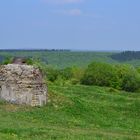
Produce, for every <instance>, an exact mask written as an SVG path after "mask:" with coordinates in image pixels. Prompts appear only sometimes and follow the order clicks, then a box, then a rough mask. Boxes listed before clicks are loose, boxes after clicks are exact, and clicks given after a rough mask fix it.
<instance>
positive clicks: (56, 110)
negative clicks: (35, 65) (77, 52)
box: [0, 85, 140, 140]
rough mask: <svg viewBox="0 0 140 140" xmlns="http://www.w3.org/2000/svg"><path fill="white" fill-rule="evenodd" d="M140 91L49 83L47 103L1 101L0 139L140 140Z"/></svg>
mask: <svg viewBox="0 0 140 140" xmlns="http://www.w3.org/2000/svg"><path fill="white" fill-rule="evenodd" d="M139 109H140V94H139V93H127V92H123V91H122V92H120V91H116V90H113V89H110V88H101V87H96V86H90V87H89V86H64V87H59V86H54V85H53V86H49V100H48V105H47V106H45V107H41V108H39V107H34V108H31V107H27V106H18V105H12V104H8V103H4V102H2V101H1V102H0V140H139V139H140V119H139V116H140V110H139Z"/></svg>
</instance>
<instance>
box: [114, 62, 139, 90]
mask: <svg viewBox="0 0 140 140" xmlns="http://www.w3.org/2000/svg"><path fill="white" fill-rule="evenodd" d="M116 70H117V75H118V77H119V82H120V85H121V89H123V90H126V91H132V92H133V91H136V90H138V89H139V88H140V74H139V73H138V71H137V70H136V69H135V68H134V67H133V66H130V65H117V67H116Z"/></svg>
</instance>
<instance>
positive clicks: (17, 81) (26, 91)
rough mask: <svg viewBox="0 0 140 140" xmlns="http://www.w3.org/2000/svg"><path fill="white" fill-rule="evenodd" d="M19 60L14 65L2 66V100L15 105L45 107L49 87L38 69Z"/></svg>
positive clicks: (0, 81) (0, 95)
mask: <svg viewBox="0 0 140 140" xmlns="http://www.w3.org/2000/svg"><path fill="white" fill-rule="evenodd" d="M24 62H25V61H23V59H20V58H17V59H15V60H14V61H13V63H12V64H8V65H1V66H0V99H4V100H6V101H8V102H11V103H15V104H26V105H31V106H43V105H45V104H46V101H47V87H46V84H45V83H44V81H43V76H42V73H41V71H40V70H39V69H38V68H35V67H34V66H31V65H26V64H25V63H24Z"/></svg>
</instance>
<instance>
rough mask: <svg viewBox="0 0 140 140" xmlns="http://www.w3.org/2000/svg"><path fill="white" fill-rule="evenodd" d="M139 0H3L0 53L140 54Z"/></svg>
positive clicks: (0, 18) (1, 3)
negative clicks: (134, 52)
mask: <svg viewBox="0 0 140 140" xmlns="http://www.w3.org/2000/svg"><path fill="white" fill-rule="evenodd" d="M139 7H140V0H1V1H0V49H73V50H140V8H139Z"/></svg>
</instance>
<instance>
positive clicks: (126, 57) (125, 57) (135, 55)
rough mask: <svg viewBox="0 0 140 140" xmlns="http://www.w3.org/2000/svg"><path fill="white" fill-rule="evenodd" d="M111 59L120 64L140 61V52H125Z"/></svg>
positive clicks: (112, 56)
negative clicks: (135, 60)
mask: <svg viewBox="0 0 140 140" xmlns="http://www.w3.org/2000/svg"><path fill="white" fill-rule="evenodd" d="M111 58H112V59H115V60H117V61H120V62H123V61H130V60H134V59H140V51H124V52H122V53H116V54H113V55H111Z"/></svg>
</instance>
